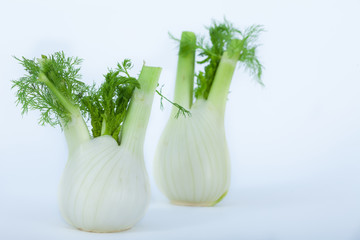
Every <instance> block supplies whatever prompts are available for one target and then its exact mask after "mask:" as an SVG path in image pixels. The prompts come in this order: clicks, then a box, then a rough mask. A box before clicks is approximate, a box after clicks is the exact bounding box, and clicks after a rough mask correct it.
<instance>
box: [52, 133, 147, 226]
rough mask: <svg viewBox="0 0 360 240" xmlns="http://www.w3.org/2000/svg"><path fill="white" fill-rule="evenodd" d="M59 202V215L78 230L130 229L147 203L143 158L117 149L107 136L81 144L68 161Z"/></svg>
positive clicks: (125, 150) (120, 147) (142, 213)
mask: <svg viewBox="0 0 360 240" xmlns="http://www.w3.org/2000/svg"><path fill="white" fill-rule="evenodd" d="M59 198H60V199H59V202H60V209H61V213H62V215H63V216H64V218H65V219H66V221H67V222H68V223H70V224H71V225H73V226H76V227H77V228H79V229H82V230H86V231H94V232H114V231H122V230H126V229H129V228H131V227H132V226H133V225H134V224H135V223H137V222H138V221H139V220H140V219H141V218H142V217H143V215H144V213H145V211H146V209H147V207H148V204H149V200H150V188H149V182H148V176H147V173H146V170H145V166H144V158H143V155H142V154H139V153H137V152H132V151H131V149H127V148H126V147H123V146H119V145H118V144H117V142H116V141H115V140H114V139H113V138H112V137H110V136H101V137H97V138H95V139H93V140H90V141H88V142H86V143H83V144H82V145H81V146H80V147H79V148H78V149H77V150H76V151H75V152H74V153H73V154H72V155H71V156H70V157H69V160H68V164H67V165H66V168H65V170H64V174H63V177H62V181H61V184H60V194H59Z"/></svg>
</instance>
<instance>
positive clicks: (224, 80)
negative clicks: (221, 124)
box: [208, 39, 241, 115]
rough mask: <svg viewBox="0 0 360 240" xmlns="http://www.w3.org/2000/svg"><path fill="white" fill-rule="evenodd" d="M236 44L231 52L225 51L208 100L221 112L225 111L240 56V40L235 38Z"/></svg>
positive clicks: (234, 42)
mask: <svg viewBox="0 0 360 240" xmlns="http://www.w3.org/2000/svg"><path fill="white" fill-rule="evenodd" d="M232 43H233V44H234V45H236V46H239V47H238V48H236V49H234V48H233V49H232V50H231V52H229V51H226V52H224V54H223V56H222V57H221V61H220V64H219V66H218V68H217V70H216V74H215V78H214V82H213V84H212V86H211V89H210V93H209V97H208V101H209V102H211V103H212V104H213V105H214V106H215V107H216V108H217V109H218V110H219V111H220V113H221V114H223V115H224V113H225V106H226V101H227V95H228V93H229V89H230V84H231V80H232V78H233V75H234V71H235V69H236V64H237V62H238V60H239V57H240V46H241V45H240V40H237V39H235V40H233V42H232Z"/></svg>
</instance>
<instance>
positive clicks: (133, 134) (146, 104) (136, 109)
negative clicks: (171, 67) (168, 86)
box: [120, 66, 161, 153]
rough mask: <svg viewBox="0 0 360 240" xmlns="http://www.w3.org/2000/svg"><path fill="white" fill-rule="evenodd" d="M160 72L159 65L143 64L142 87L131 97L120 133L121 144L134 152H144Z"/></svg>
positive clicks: (140, 80) (140, 81)
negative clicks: (149, 65)
mask: <svg viewBox="0 0 360 240" xmlns="http://www.w3.org/2000/svg"><path fill="white" fill-rule="evenodd" d="M160 73H161V68H159V67H148V66H143V68H142V70H141V73H140V76H139V79H138V81H139V83H140V89H138V88H136V89H135V90H134V93H133V96H132V98H131V102H130V106H129V110H128V113H127V115H126V118H125V122H124V126H123V130H122V132H121V135H120V145H121V146H125V147H127V148H129V149H132V150H133V151H134V152H140V153H142V152H143V147H144V140H145V133H146V128H147V125H148V122H149V117H150V112H151V107H152V102H153V99H154V93H155V89H156V86H157V83H158V81H159V77H160Z"/></svg>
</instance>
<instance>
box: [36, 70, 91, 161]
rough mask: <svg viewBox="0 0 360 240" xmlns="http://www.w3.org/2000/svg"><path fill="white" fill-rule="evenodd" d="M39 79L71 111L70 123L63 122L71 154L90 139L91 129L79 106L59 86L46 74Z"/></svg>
mask: <svg viewBox="0 0 360 240" xmlns="http://www.w3.org/2000/svg"><path fill="white" fill-rule="evenodd" d="M39 80H40V81H41V82H43V83H45V84H46V86H47V87H48V88H49V89H50V91H51V92H52V93H53V94H54V97H55V99H56V100H58V101H59V102H60V103H61V105H62V106H64V108H65V109H66V110H67V111H68V112H69V113H70V115H71V117H70V118H71V120H70V121H69V122H68V123H64V122H63V121H62V122H61V125H62V127H63V129H64V134H65V139H66V142H67V145H68V150H69V154H71V153H72V152H73V151H75V150H76V149H77V148H78V147H79V146H80V145H81V144H82V143H84V142H86V141H89V140H90V133H89V129H88V128H87V126H86V123H85V121H84V119H83V117H82V116H81V113H80V110H79V108H78V107H77V106H75V105H74V104H72V103H71V102H70V101H69V100H68V99H66V98H65V97H64V96H63V95H62V94H61V93H60V92H59V90H57V88H56V87H55V86H54V84H52V83H51V82H50V81H49V79H48V78H47V77H46V75H45V74H43V73H40V74H39Z"/></svg>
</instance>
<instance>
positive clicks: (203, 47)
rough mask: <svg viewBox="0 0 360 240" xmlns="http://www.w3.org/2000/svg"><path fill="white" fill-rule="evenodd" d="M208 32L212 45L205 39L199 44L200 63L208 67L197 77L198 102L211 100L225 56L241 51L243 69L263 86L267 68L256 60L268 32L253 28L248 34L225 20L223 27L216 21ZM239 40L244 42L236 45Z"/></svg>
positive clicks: (255, 26)
mask: <svg viewBox="0 0 360 240" xmlns="http://www.w3.org/2000/svg"><path fill="white" fill-rule="evenodd" d="M208 30H209V37H210V43H209V42H208V41H206V40H205V38H204V37H200V38H199V40H198V42H197V48H198V49H199V54H198V55H199V56H200V57H202V58H203V60H201V61H199V62H198V63H200V64H204V65H205V67H204V71H199V73H198V74H197V75H196V77H197V79H196V88H195V90H194V93H195V97H196V98H203V99H207V98H208V96H209V92H210V89H211V86H212V83H213V80H214V78H215V74H216V70H217V68H218V66H219V64H220V60H221V57H222V56H223V54H224V53H225V52H228V54H230V55H231V54H233V53H234V51H239V50H240V57H239V62H240V63H241V65H240V66H244V67H245V69H246V70H248V71H249V72H250V74H251V75H252V76H253V77H255V78H256V80H257V81H258V82H259V83H260V84H263V83H262V82H261V74H262V68H263V66H262V65H261V63H260V61H259V60H258V58H257V56H256V49H257V47H258V45H256V44H255V43H256V41H257V40H258V37H259V34H260V33H261V32H263V31H264V28H263V27H262V26H261V25H253V26H251V27H249V28H247V29H245V31H240V30H239V29H237V28H235V27H234V26H233V25H232V24H231V23H229V22H228V21H226V20H224V22H223V23H217V22H215V21H214V22H213V24H212V26H210V27H208ZM235 39H239V40H240V41H234V40H235Z"/></svg>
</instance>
